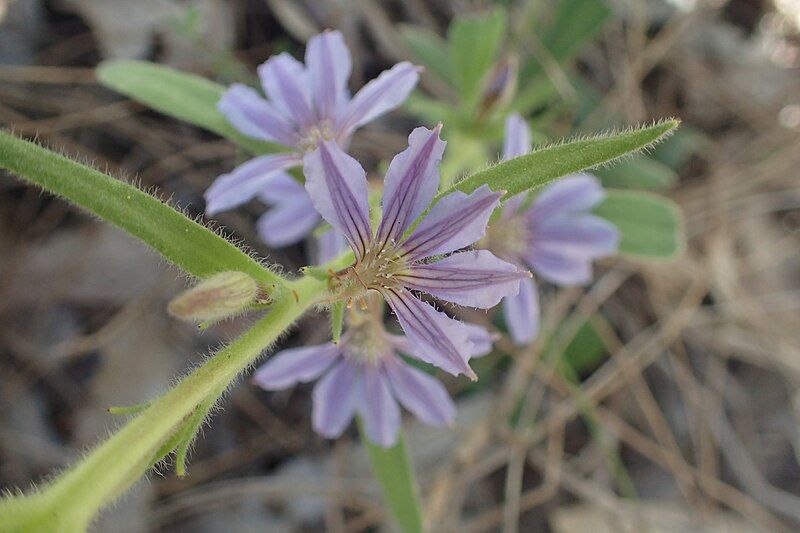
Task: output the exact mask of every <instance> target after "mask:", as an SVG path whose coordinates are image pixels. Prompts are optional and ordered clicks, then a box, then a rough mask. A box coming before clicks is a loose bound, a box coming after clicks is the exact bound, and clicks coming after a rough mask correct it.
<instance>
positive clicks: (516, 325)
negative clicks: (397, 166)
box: [503, 279, 539, 344]
mask: <svg viewBox="0 0 800 533" xmlns="http://www.w3.org/2000/svg"><path fill="white" fill-rule="evenodd" d="M503 317H504V318H505V321H506V327H507V328H508V331H509V333H510V334H511V339H512V340H513V341H514V343H515V344H527V343H529V342H530V341H532V340H533V339H535V338H536V335H537V334H538V333H539V293H538V291H537V290H536V283H534V281H533V280H532V279H524V280H522V281H521V282H520V284H519V294H517V295H516V296H506V298H505V300H503Z"/></svg>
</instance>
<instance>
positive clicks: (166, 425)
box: [0, 277, 326, 531]
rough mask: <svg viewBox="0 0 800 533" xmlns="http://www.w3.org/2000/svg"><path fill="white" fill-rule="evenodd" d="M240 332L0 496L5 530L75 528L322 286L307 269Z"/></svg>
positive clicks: (142, 468) (137, 473)
mask: <svg viewBox="0 0 800 533" xmlns="http://www.w3.org/2000/svg"><path fill="white" fill-rule="evenodd" d="M282 290H284V291H286V293H285V294H282V295H281V296H282V297H281V298H276V303H275V305H274V306H273V308H272V310H271V311H270V312H269V314H267V315H266V316H265V317H264V318H262V319H261V320H260V321H259V322H257V323H256V325H255V326H253V328H252V329H250V330H249V331H248V332H247V333H245V334H244V335H242V336H241V337H239V338H238V339H236V340H235V341H234V342H233V343H231V344H230V345H229V346H228V347H226V348H224V349H223V350H221V351H220V352H219V353H217V354H216V355H215V356H214V357H212V358H211V359H209V360H208V361H207V362H206V363H205V364H203V365H202V366H201V367H200V368H198V369H197V370H195V371H194V372H192V373H191V374H189V375H188V376H187V377H186V378H184V379H183V380H182V381H181V382H180V383H179V384H178V385H177V386H176V387H175V388H173V389H172V390H170V391H169V392H168V393H167V394H165V395H164V396H162V397H161V398H159V399H158V400H156V401H154V402H153V403H152V405H151V406H150V407H149V408H148V409H147V410H146V411H144V412H143V413H142V414H140V415H139V416H137V417H135V418H133V419H132V420H131V421H130V422H128V423H127V424H126V425H125V426H123V427H122V428H121V429H120V430H119V431H117V432H116V433H115V434H114V435H112V436H111V437H110V438H109V439H108V440H106V441H105V442H103V443H102V444H100V445H99V446H97V447H96V448H95V449H94V450H93V451H92V452H91V453H90V454H89V455H87V456H86V457H85V458H84V459H83V460H82V461H80V462H79V463H77V464H76V465H74V466H73V467H72V468H70V469H69V470H67V471H66V472H64V473H63V474H62V475H61V476H59V477H57V478H56V479H54V480H53V481H52V482H51V483H49V484H48V485H46V486H45V487H43V488H42V489H41V490H40V491H39V492H37V493H35V494H33V495H31V496H20V497H15V498H8V499H5V500H3V501H2V502H0V523H2V524H4V527H5V526H8V527H9V529H10V530H12V531H16V530H24V531H29V530H41V531H44V530H47V531H74V530H83V529H86V527H88V525H89V523H90V522H91V520H92V519H93V517H94V516H95V515H96V514H97V512H98V511H99V510H100V509H101V508H102V507H104V506H106V505H108V504H110V503H111V502H113V501H114V500H115V499H116V498H117V497H119V495H120V494H122V493H123V492H124V491H125V490H126V489H127V488H129V487H130V486H131V485H133V483H135V482H136V481H137V480H138V479H139V478H140V477H141V476H142V475H144V474H145V473H146V472H147V470H148V469H149V468H150V466H151V460H152V458H153V457H154V455H155V454H156V453H157V452H158V451H159V449H160V448H161V446H162V445H163V444H164V443H166V442H167V440H168V439H170V437H171V436H172V435H173V434H174V432H175V431H177V430H178V429H179V428H180V427H181V425H182V424H183V423H184V422H186V421H187V420H188V419H189V418H190V417H191V416H192V415H193V414H194V413H195V412H196V410H197V409H198V407H199V406H201V405H202V404H203V403H204V402H206V401H208V398H209V396H210V395H212V394H217V395H218V394H219V393H220V391H223V390H224V389H225V388H226V387H227V386H228V385H229V384H230V383H231V382H232V381H233V380H234V379H235V378H236V376H238V375H239V374H240V373H241V372H242V371H244V370H245V369H246V368H247V367H248V366H250V365H251V364H252V363H253V361H255V359H256V358H257V357H258V356H259V355H260V354H261V352H262V351H263V350H264V349H265V348H266V347H267V346H269V344H270V343H272V342H274V341H275V339H277V338H278V336H279V335H280V334H281V333H282V332H283V331H284V330H286V329H287V328H289V327H290V326H291V325H292V323H293V322H294V321H295V320H296V319H297V318H298V317H300V316H301V315H302V314H303V313H304V312H305V311H306V310H308V309H309V308H310V307H311V306H313V305H314V304H315V303H317V302H318V301H319V300H320V298H321V297H322V296H323V295H324V294H325V292H326V289H325V283H324V282H321V281H319V280H315V279H313V278H311V277H304V278H302V279H300V280H298V281H295V282H291V283H289V284H288V286H287V288H285V289H282Z"/></svg>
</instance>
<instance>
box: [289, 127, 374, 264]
mask: <svg viewBox="0 0 800 533" xmlns="http://www.w3.org/2000/svg"><path fill="white" fill-rule="evenodd" d="M303 171H304V173H305V175H306V191H308V194H309V196H311V200H312V202H313V203H314V207H315V208H316V209H317V211H318V212H319V213H320V214H321V215H322V217H323V218H324V219H325V220H327V221H328V222H329V223H330V225H331V226H333V227H334V228H336V229H338V230H339V231H341V232H342V233H344V235H345V237H346V238H347V240H348V242H349V243H350V246H351V247H352V248H353V251H354V252H355V254H356V257H357V258H361V257H363V256H364V253H365V252H366V249H367V247H369V244H370V243H371V242H372V231H371V229H370V225H369V203H368V199H367V178H366V173H365V172H364V169H363V168H361V165H359V164H358V161H356V160H355V159H353V158H352V157H350V156H349V155H347V154H346V153H344V152H343V151H342V149H341V148H339V147H338V146H337V145H336V143H334V142H332V141H326V142H323V143H321V144H320V145H319V148H317V149H316V150H314V151H313V152H311V153H309V154H306V156H305V158H304V159H303Z"/></svg>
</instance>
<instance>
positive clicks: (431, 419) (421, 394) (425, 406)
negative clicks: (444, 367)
mask: <svg viewBox="0 0 800 533" xmlns="http://www.w3.org/2000/svg"><path fill="white" fill-rule="evenodd" d="M385 361H386V362H385V363H384V364H383V370H384V372H385V374H386V377H387V378H388V379H389V384H390V385H391V387H392V391H393V392H394V396H395V398H397V400H398V401H399V402H400V404H401V405H402V406H403V407H405V408H406V409H408V410H409V411H411V413H413V414H414V416H416V417H417V418H418V419H419V420H420V422H423V423H425V424H429V425H431V426H446V425H449V424H452V423H453V420H454V419H455V417H456V406H455V404H454V403H453V400H452V399H451V398H450V395H449V394H448V393H447V389H445V388H444V385H442V384H441V383H440V382H439V380H437V379H436V378H434V377H433V376H429V375H428V374H426V373H425V372H423V371H421V370H418V369H416V368H414V367H412V366H411V365H408V364H406V363H405V362H404V361H403V360H402V359H400V358H399V357H391V358H387V359H386V360H385Z"/></svg>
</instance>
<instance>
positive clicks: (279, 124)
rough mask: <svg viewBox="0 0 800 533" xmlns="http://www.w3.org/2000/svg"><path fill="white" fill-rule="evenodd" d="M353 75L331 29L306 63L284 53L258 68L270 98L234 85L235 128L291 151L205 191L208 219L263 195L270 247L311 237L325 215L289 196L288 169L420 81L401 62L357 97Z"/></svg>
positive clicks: (245, 167) (316, 41) (229, 100)
mask: <svg viewBox="0 0 800 533" xmlns="http://www.w3.org/2000/svg"><path fill="white" fill-rule="evenodd" d="M350 69H351V59H350V52H349V51H348V49H347V46H345V43H344V39H343V38H342V34H341V33H339V32H338V31H326V32H324V33H321V34H319V35H316V36H314V37H312V38H311V39H310V40H309V41H308V46H307V47H306V57H305V65H303V63H301V62H299V61H297V60H296V59H295V58H293V57H292V56H291V55H289V54H287V53H281V54H278V55H276V56H273V57H271V58H270V59H268V60H267V61H266V62H265V63H264V64H262V65H261V66H260V67H259V68H258V75H259V77H260V79H261V85H262V87H263V88H264V91H265V93H266V95H267V96H268V98H269V99H268V100H267V99H264V98H263V97H262V96H261V95H260V94H259V93H258V92H257V91H256V90H255V89H252V88H250V87H248V86H246V85H242V84H234V85H232V86H231V87H230V88H229V89H228V91H227V92H226V93H225V94H224V95H223V97H222V99H221V100H220V102H219V106H218V107H219V110H220V111H221V112H222V113H223V114H224V115H225V116H226V117H227V118H228V120H229V121H230V122H231V124H232V125H233V126H234V127H235V128H236V129H238V130H239V131H240V132H242V133H243V134H245V135H247V136H249V137H253V138H255V139H261V140H264V141H268V142H272V143H277V144H281V145H284V146H286V147H287V148H288V149H289V150H288V151H286V152H281V153H276V154H270V155H263V156H259V157H255V158H253V159H251V160H249V161H247V162H245V163H243V164H242V165H240V166H238V167H236V168H235V169H234V170H233V171H232V172H230V173H229V174H224V175H222V176H220V177H218V178H217V179H216V181H215V182H214V183H213V184H212V185H211V187H209V189H208V190H207V191H206V193H205V197H206V213H208V214H209V215H213V214H216V213H219V212H221V211H225V210H228V209H232V208H234V207H236V206H238V205H241V204H243V203H245V202H247V201H249V200H251V199H252V198H254V197H256V196H260V197H261V199H262V200H264V201H265V202H267V203H268V204H270V205H272V206H273V209H272V211H271V212H268V213H267V214H265V215H264V216H263V217H262V218H261V220H260V221H259V223H258V227H259V235H260V236H261V238H262V239H263V240H264V241H265V242H266V243H267V244H269V245H270V246H275V247H280V246H286V245H288V244H292V243H294V242H298V241H300V240H301V239H302V238H304V237H305V236H307V235H309V234H310V233H311V231H312V230H313V229H314V228H315V227H316V225H317V223H318V222H319V215H317V214H316V212H315V211H314V210H313V209H310V210H309V209H306V208H307V206H308V202H307V198H306V202H305V203H303V201H302V199H301V198H300V196H299V195H297V194H291V195H290V196H289V197H288V198H284V197H283V196H282V194H283V191H284V190H285V189H286V187H287V184H289V181H288V180H291V177H290V176H289V175H287V174H286V173H285V171H286V170H287V169H290V168H292V167H297V166H300V165H301V163H302V158H303V155H304V154H305V153H307V152H309V151H312V150H314V149H315V148H316V147H317V143H318V142H319V141H320V140H326V141H332V142H335V143H336V144H338V145H339V146H341V147H346V146H347V144H348V143H349V141H350V137H351V136H352V134H353V132H354V131H355V130H356V129H357V128H359V127H361V126H363V125H364V124H366V123H367V122H370V121H371V120H374V119H375V118H377V117H379V116H380V115H383V114H385V113H387V112H389V111H391V110H392V109H394V108H396V107H397V106H399V105H400V104H401V103H402V102H403V101H404V100H405V99H406V97H407V96H408V95H409V93H410V92H411V91H412V90H413V89H414V87H415V86H416V84H417V81H418V79H419V68H418V67H415V66H414V65H412V64H410V63H407V62H402V63H398V64H396V65H395V66H394V67H392V68H391V69H389V70H387V71H385V72H383V73H382V74H381V75H380V76H378V77H377V78H376V79H374V80H372V81H370V82H369V83H367V84H366V85H365V86H364V87H363V88H362V89H361V90H360V91H358V92H357V93H356V94H355V96H353V97H352V98H351V97H350V95H349V92H348V90H347V80H348V78H349V77H350ZM298 188H299V187H298ZM299 190H300V192H301V194H304V193H302V188H299ZM284 200H286V201H285V203H284ZM286 220H294V221H296V223H293V224H286Z"/></svg>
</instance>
